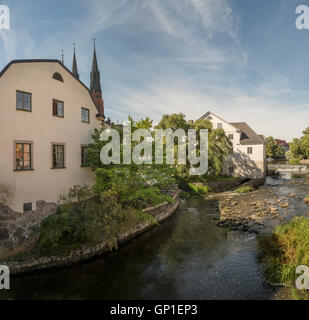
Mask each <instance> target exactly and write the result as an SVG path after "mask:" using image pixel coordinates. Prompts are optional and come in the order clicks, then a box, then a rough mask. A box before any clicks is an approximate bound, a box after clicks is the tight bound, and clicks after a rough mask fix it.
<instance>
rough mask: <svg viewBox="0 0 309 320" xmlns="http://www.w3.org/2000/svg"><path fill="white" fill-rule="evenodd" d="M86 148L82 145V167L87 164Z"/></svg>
mask: <svg viewBox="0 0 309 320" xmlns="http://www.w3.org/2000/svg"><path fill="white" fill-rule="evenodd" d="M87 148H88V146H82V149H81V150H82V167H86V166H87Z"/></svg>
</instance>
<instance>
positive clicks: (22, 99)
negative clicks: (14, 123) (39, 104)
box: [16, 91, 32, 112]
mask: <svg viewBox="0 0 309 320" xmlns="http://www.w3.org/2000/svg"><path fill="white" fill-rule="evenodd" d="M31 100H32V99H31V93H27V92H22V91H16V109H17V110H22V111H29V112H31Z"/></svg>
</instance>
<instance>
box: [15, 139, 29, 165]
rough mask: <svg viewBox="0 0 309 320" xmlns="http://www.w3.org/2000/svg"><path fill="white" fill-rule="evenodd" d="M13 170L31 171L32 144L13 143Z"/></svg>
mask: <svg viewBox="0 0 309 320" xmlns="http://www.w3.org/2000/svg"><path fill="white" fill-rule="evenodd" d="M15 170H17V171H21V170H32V143H20V142H16V143H15Z"/></svg>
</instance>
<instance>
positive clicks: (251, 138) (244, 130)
mask: <svg viewBox="0 0 309 320" xmlns="http://www.w3.org/2000/svg"><path fill="white" fill-rule="evenodd" d="M230 124H231V125H232V126H233V127H235V128H236V129H238V130H239V131H241V136H240V144H265V141H264V140H263V139H262V138H261V137H260V136H259V135H258V134H257V133H255V131H254V130H253V129H252V128H250V127H249V126H248V124H247V123H246V122H231V123H230Z"/></svg>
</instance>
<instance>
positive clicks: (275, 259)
mask: <svg viewBox="0 0 309 320" xmlns="http://www.w3.org/2000/svg"><path fill="white" fill-rule="evenodd" d="M259 247H260V253H261V259H262V263H263V267H264V271H265V274H266V276H267V278H268V280H269V281H271V282H276V283H281V284H285V285H291V284H292V283H294V282H295V280H296V278H297V276H298V275H297V274H296V268H297V267H298V266H299V265H306V266H309V219H308V218H305V217H296V218H294V219H293V220H291V221H290V222H288V223H286V224H284V225H280V226H278V227H277V228H276V229H275V231H274V232H273V233H272V234H271V235H270V236H267V237H263V238H260V239H259Z"/></svg>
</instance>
